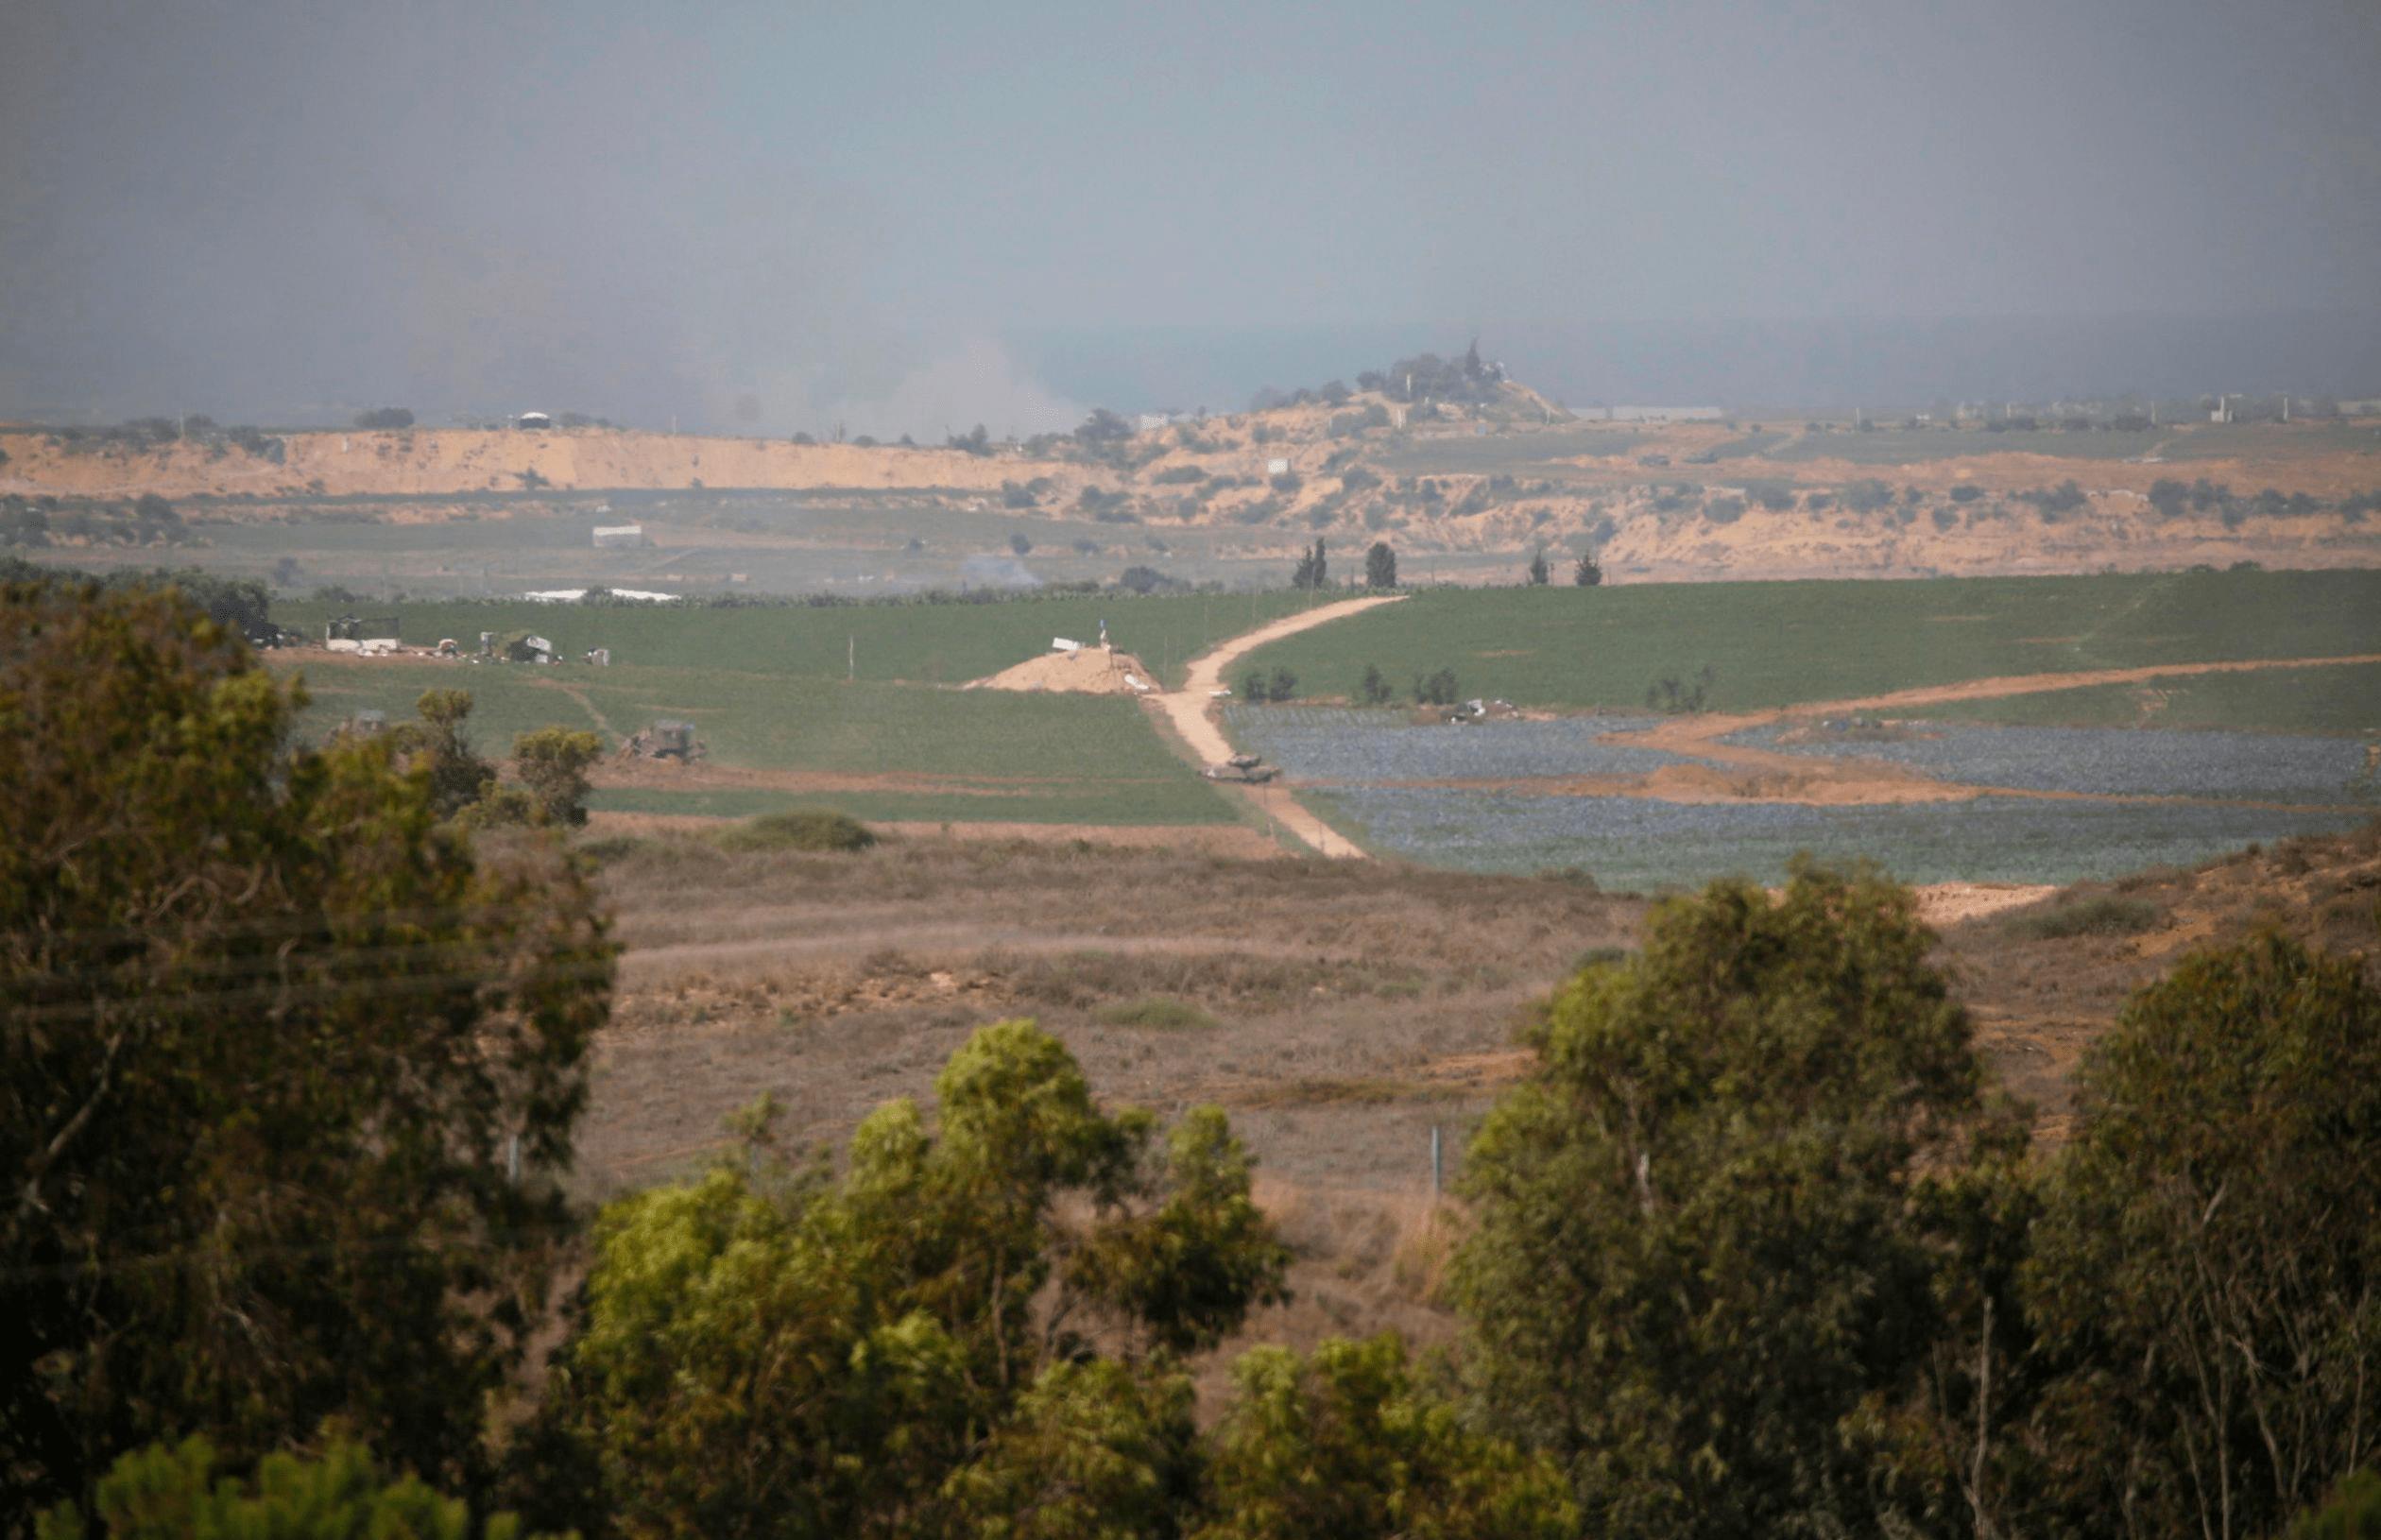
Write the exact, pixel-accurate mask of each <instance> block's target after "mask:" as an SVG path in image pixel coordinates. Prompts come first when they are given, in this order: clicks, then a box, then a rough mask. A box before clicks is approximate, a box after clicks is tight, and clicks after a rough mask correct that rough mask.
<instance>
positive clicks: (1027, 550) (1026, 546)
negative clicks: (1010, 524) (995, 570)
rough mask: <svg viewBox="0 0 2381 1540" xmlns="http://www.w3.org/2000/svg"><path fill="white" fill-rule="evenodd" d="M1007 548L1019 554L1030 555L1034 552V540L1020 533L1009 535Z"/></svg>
mask: <svg viewBox="0 0 2381 1540" xmlns="http://www.w3.org/2000/svg"><path fill="white" fill-rule="evenodd" d="M1009 549H1010V550H1011V551H1014V552H1016V553H1017V554H1018V555H1019V556H1032V555H1033V554H1034V542H1033V541H1031V540H1029V539H1026V538H1025V537H1024V536H1023V535H1021V534H1015V535H1011V536H1010V537H1009Z"/></svg>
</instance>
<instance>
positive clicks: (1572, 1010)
mask: <svg viewBox="0 0 2381 1540" xmlns="http://www.w3.org/2000/svg"><path fill="white" fill-rule="evenodd" d="M1932 940H1933V938H1932V937H1931V936H1930V935H1929V934H1928V933H1927V931H1926V929H1925V928H1924V927H1923V926H1921V925H1920V924H1919V923H1918V921H1917V919H1916V917H1915V912H1914V909H1913V905H1912V899H1911V898H1910V894H1909V893H1908V892H1907V891H1906V890H1904V889H1902V888H1899V887H1896V886H1894V885H1893V884H1892V883H1890V882H1887V881H1882V880H1881V879H1878V878H1876V877H1874V876H1869V875H1865V874H1860V875H1855V876H1853V877H1849V878H1846V877H1841V876H1837V875H1833V874H1830V873H1826V872H1824V871H1820V870H1816V869H1814V868H1811V867H1808V866H1802V867H1800V868H1798V869H1797V871H1796V873H1795V875H1794V877H1793V880H1792V881H1791V882H1790V885H1789V886H1788V887H1787V889H1786V892H1785V894H1784V896H1783V897H1782V898H1776V899H1772V898H1769V897H1768V896H1767V895H1766V894H1764V893H1763V891H1762V890H1761V889H1759V888H1757V887H1754V886H1752V885H1750V884H1748V883H1741V882H1722V883H1715V884H1713V885H1712V886H1711V887H1710V888H1708V889H1706V890H1705V891H1704V893H1703V894H1702V895H1701V896H1700V897H1698V898H1673V899H1670V900H1666V901H1665V902H1663V903H1661V904H1658V905H1656V906H1655V907H1654V909H1653V911H1652V913H1651V914H1650V915H1649V916H1648V918H1647V923H1646V933H1645V942H1644V949H1643V950H1642V951H1641V952H1640V953H1638V954H1636V956H1635V957H1633V958H1630V959H1627V960H1624V961H1619V962H1607V963H1599V964H1595V965H1592V966H1590V967H1586V968H1585V969H1584V970H1583V971H1582V972H1581V973H1580V974H1579V975H1578V976H1577V977H1575V978H1574V979H1573V980H1572V981H1571V982H1570V983H1569V984H1567V985H1565V986H1564V988H1563V989H1562V990H1561V992H1560V993H1558V994H1557V995H1556V996H1555V997H1554V999H1553V1001H1551V1003H1550V1005H1549V1006H1548V1007H1547V1008H1546V1010H1545V1013H1544V1015H1543V1017H1542V1018H1540V1020H1539V1021H1538V1023H1537V1024H1536V1026H1535V1027H1534V1029H1533V1032H1532V1034H1531V1037H1532V1041H1533V1043H1534V1045H1535V1046H1536V1048H1537V1050H1538V1055H1539V1058H1538V1062H1539V1066H1540V1068H1539V1069H1538V1070H1537V1071H1536V1073H1535V1074H1534V1076H1533V1078H1532V1080H1531V1081H1529V1082H1528V1083H1527V1084H1525V1085H1524V1086H1523V1087H1521V1088H1520V1089H1519V1090H1517V1091H1516V1092H1514V1093H1512V1094H1511V1095H1509V1096H1507V1097H1506V1098H1505V1099H1504V1100H1503V1101H1502V1102H1501V1103H1500V1104H1499V1105H1498V1106H1497V1107H1496V1109H1495V1110H1494V1111H1493V1112H1492V1113H1491V1114H1490V1115H1489V1117H1488V1119H1487V1121H1486V1122H1485V1123H1484V1124H1483V1126H1482V1129H1481V1132H1480V1135H1479V1137H1478V1138H1477V1139H1476V1140H1475V1142H1474V1143H1473V1145H1472V1147H1471V1150H1470V1152H1469V1153H1468V1155H1466V1157H1465V1190H1466V1193H1467V1195H1468V1197H1469V1198H1470V1200H1471V1202H1472V1204H1473V1206H1474V1212H1475V1215H1476V1223H1477V1226H1478V1227H1477V1229H1476V1231H1475V1233H1474V1234H1473V1236H1472V1238H1471V1239H1470V1240H1469V1241H1467V1242H1466V1243H1465V1246H1464V1247H1463V1249H1462V1251H1461V1252H1460V1254H1459V1256H1458V1258H1457V1264H1456V1271H1455V1291H1456V1298H1457V1302H1458V1305H1459V1308H1460V1309H1462V1311H1463V1312H1464V1314H1465V1318H1466V1321H1467V1325H1468V1327H1469V1337H1470V1342H1471V1346H1472V1358H1471V1365H1472V1371H1473V1373H1474V1375H1475V1376H1476V1379H1477V1385H1478V1390H1479V1393H1480V1406H1481V1409H1482V1412H1483V1414H1484V1415H1485V1416H1486V1417H1487V1418H1488V1419H1489V1421H1490V1423H1491V1425H1492V1426H1495V1427H1499V1428H1501V1429H1505V1430H1507V1431H1509V1432H1510V1433H1512V1434H1513V1435H1514V1436H1516V1438H1518V1439H1519V1440H1520V1441H1521V1442H1522V1443H1523V1444H1524V1445H1526V1446H1535V1447H1538V1448H1542V1449H1545V1450H1547V1451H1549V1452H1550V1453H1551V1454H1552V1455H1553V1456H1554V1458H1555V1459H1556V1460H1557V1461H1558V1462H1559V1463H1561V1464H1562V1466H1563V1467H1564V1469H1565V1470H1566V1472H1567V1474H1568V1475H1569V1477H1570V1479H1571V1480H1572V1482H1573V1485H1574V1487H1575V1489H1576V1491H1577V1493H1578V1495H1579V1497H1580V1499H1581V1502H1582V1505H1583V1507H1584V1511H1585V1514H1586V1517H1587V1521H1588V1522H1587V1525H1586V1529H1587V1531H1588V1532H1591V1533H1606V1532H1610V1533H1628V1534H1639V1535H1697V1534H1712V1535H1722V1534H1765V1533H1779V1532H1839V1531H1862V1532H1865V1531H1868V1530H1869V1529H1871V1527H1872V1523H1871V1520H1872V1514H1871V1507H1872V1501H1873V1499H1872V1497H1871V1494H1870V1492H1869V1483H1870V1477H1871V1473H1870V1470H1869V1468H1868V1466H1867V1463H1866V1462H1865V1461H1864V1459H1863V1458H1862V1450H1861V1448H1860V1441H1859V1438H1857V1437H1856V1436H1855V1435H1856V1433H1857V1432H1858V1430H1859V1429H1860V1427H1861V1426H1862V1422H1863V1419H1862V1417H1861V1412H1862V1409H1863V1407H1864V1405H1865V1404H1866V1403H1867V1402H1868V1400H1869V1398H1871V1397H1872V1396H1876V1395H1893V1394H1906V1393H1907V1390H1908V1388H1909V1387H1910V1386H1911V1385H1912V1384H1914V1382H1915V1380H1916V1377H1917V1372H1918V1369H1919V1367H1920V1365H1921V1363H1922V1360H1923V1355H1924V1353H1925V1350H1926V1348H1927V1344H1928V1343H1929V1342H1930V1341H1931V1339H1932V1336H1933V1333H1934V1329H1935V1323H1934V1312H1935V1309H1936V1307H1935V1303H1934V1298H1933V1293H1932V1283H1933V1279H1934V1277H1935V1275H1936V1272H1937V1265H1936V1263H1937V1254H1938V1246H1937V1243H1936V1242H1935V1241H1933V1240H1932V1238H1930V1237H1929V1236H1928V1235H1927V1233H1926V1230H1925V1227H1924V1226H1923V1225H1922V1224H1921V1223H1919V1221H1920V1218H1921V1217H1922V1215H1923V1214H1924V1213H1925V1212H1926V1211H1927V1206H1928V1204H1927V1193H1928V1192H1929V1189H1930V1184H1933V1183H1937V1182H1940V1181H1943V1180H1944V1179H1945V1177H1946V1174H1947V1173H1948V1172H1953V1171H1956V1170H1957V1169H1958V1168H1959V1167H1960V1166H1961V1164H1962V1163H1963V1160H1964V1158H1965V1156H1966V1155H1967V1154H1968V1148H1969V1147H1968V1144H1967V1142H1966V1141H1967V1139H1968V1138H1969V1137H1970V1135H1971V1132H1972V1130H1974V1129H1976V1128H1980V1127H1984V1126H1986V1125H1987V1122H1986V1121H1985V1120H1982V1119H1981V1116H1980V1115H1981V1113H1982V1103H1981V1100H1980V1087H1981V1085H1982V1074H1983V1071H1982V1069H1981V1067H1980V1066H1979V1064H1978V1060H1977V1057H1976V1054H1975V1052H1974V1050H1973V1047H1972V1045H1971V1043H1970V1038H1969V1027H1968V1021H1967V1018H1966V1016H1965V1014H1964V1013H1963V1012H1962V1011H1961V1010H1960V1008H1959V1007H1958V1006H1956V1005H1955V1004H1953V1003H1952V1002H1951V1001H1950V999H1949V996H1948V993H1947V990H1946V988H1945V984H1944V979H1943V977H1942V975H1941V974H1940V973H1938V972H1937V971H1936V970H1935V969H1934V967H1932V966H1931V965H1930V964H1929V963H1928V962H1927V952H1928V950H1929V948H1930V947H1931V945H1932ZM1991 1126H1993V1127H1994V1128H1995V1129H1996V1133H1997V1134H1998V1137H2000V1138H2003V1139H2004V1140H2005V1139H2006V1138H2007V1135H2006V1131H2005V1130H2002V1129H2000V1128H1999V1125H1997V1124H1992V1125H1991Z"/></svg>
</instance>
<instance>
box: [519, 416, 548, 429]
mask: <svg viewBox="0 0 2381 1540" xmlns="http://www.w3.org/2000/svg"><path fill="white" fill-rule="evenodd" d="M513 426H514V427H516V428H530V429H537V428H551V427H553V426H554V419H553V418H552V417H551V416H549V415H547V414H546V413H544V412H523V413H522V414H521V415H520V416H519V417H517V418H515V419H513Z"/></svg>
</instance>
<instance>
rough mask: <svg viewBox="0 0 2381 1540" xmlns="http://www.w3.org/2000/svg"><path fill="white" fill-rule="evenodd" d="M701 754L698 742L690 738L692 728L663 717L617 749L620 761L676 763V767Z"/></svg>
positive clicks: (696, 739) (701, 745) (695, 758)
mask: <svg viewBox="0 0 2381 1540" xmlns="http://www.w3.org/2000/svg"><path fill="white" fill-rule="evenodd" d="M703 753H704V750H703V744H702V741H701V740H700V739H698V738H696V737H695V736H694V723H692V722H681V721H678V720H677V719H675V718H671V717H663V718H661V719H659V721H657V722H655V723H654V724H653V726H652V727H647V728H645V729H644V730H643V731H642V732H639V733H637V734H635V735H634V736H632V737H630V739H629V740H628V742H627V743H625V744H622V745H621V749H620V754H621V757H622V758H623V759H640V760H676V761H678V762H679V763H680V764H692V763H694V761H696V760H699V759H701V758H702V757H703Z"/></svg>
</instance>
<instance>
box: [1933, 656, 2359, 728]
mask: <svg viewBox="0 0 2381 1540" xmlns="http://www.w3.org/2000/svg"><path fill="white" fill-rule="evenodd" d="M1926 714H1927V715H1928V716H1930V717H1944V718H1956V719H1958V720H1961V721H1969V722H2002V723H2009V724H2012V725H2014V726H2018V727H2136V726H2138V727H2199V728H2209V729H2226V730H2233V731H2250V732H2315V733H2342V734H2350V735H2362V734H2381V664H2376V663H2351V664H2345V665H2341V666H2338V667H2334V668H2287V669H2266V670H2260V671H2259V672H2257V673H2254V674H2208V675H2201V676H2186V677H2182V678H2174V679H2159V680H2153V681H2151V682H2150V684H2149V685H2146V686H2145V685H2101V686H2097V687H2094V688H2092V689H2089V690H2059V691H2052V692H2049V693H2044V694H2035V695H2009V696H2004V697H2002V698H2000V699H1997V700H1978V701H1964V702H1960V703H1956V704H1952V705H1945V706H1929V707H1927V710H1926Z"/></svg>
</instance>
